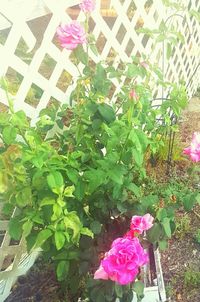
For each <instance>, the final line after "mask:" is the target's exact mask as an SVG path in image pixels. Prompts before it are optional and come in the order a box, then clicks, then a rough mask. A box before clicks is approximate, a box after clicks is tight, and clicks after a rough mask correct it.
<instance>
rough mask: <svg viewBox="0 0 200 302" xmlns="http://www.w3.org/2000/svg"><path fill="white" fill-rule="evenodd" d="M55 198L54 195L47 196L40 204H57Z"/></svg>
mask: <svg viewBox="0 0 200 302" xmlns="http://www.w3.org/2000/svg"><path fill="white" fill-rule="evenodd" d="M55 202H56V201H55V199H53V198H52V197H45V198H43V199H42V201H41V203H40V206H41V207H44V206H49V205H53V204H55Z"/></svg>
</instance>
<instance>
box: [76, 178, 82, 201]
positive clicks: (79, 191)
mask: <svg viewBox="0 0 200 302" xmlns="http://www.w3.org/2000/svg"><path fill="white" fill-rule="evenodd" d="M74 195H75V196H76V198H77V199H78V200H82V199H83V197H84V196H85V183H84V182H83V181H82V179H79V181H78V183H77V185H76V189H75V192H74Z"/></svg>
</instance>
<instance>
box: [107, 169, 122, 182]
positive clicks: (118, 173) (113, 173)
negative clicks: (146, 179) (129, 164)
mask: <svg viewBox="0 0 200 302" xmlns="http://www.w3.org/2000/svg"><path fill="white" fill-rule="evenodd" d="M108 176H109V177H110V178H111V179H112V180H113V181H114V182H116V183H117V184H119V185H122V184H123V181H124V168H123V167H122V166H120V165H117V164H116V165H115V166H113V168H111V169H110V170H109V171H108Z"/></svg>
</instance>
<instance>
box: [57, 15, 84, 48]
mask: <svg viewBox="0 0 200 302" xmlns="http://www.w3.org/2000/svg"><path fill="white" fill-rule="evenodd" d="M57 35H58V39H59V41H60V43H61V46H62V47H63V48H66V49H70V50H72V49H74V48H76V47H77V46H78V44H84V43H86V33H85V30H84V28H83V27H82V26H81V25H80V24H79V23H78V22H77V21H72V23H70V24H68V25H60V26H59V27H58V28H57Z"/></svg>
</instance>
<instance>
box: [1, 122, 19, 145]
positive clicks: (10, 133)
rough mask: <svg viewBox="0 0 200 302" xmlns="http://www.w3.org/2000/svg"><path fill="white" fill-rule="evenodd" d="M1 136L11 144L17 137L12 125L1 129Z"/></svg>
mask: <svg viewBox="0 0 200 302" xmlns="http://www.w3.org/2000/svg"><path fill="white" fill-rule="evenodd" d="M2 136H3V139H4V141H5V143H6V144H8V145H9V144H12V143H14V141H15V139H16V137H17V130H16V128H14V127H11V126H7V127H5V128H4V129H3V131H2Z"/></svg>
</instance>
